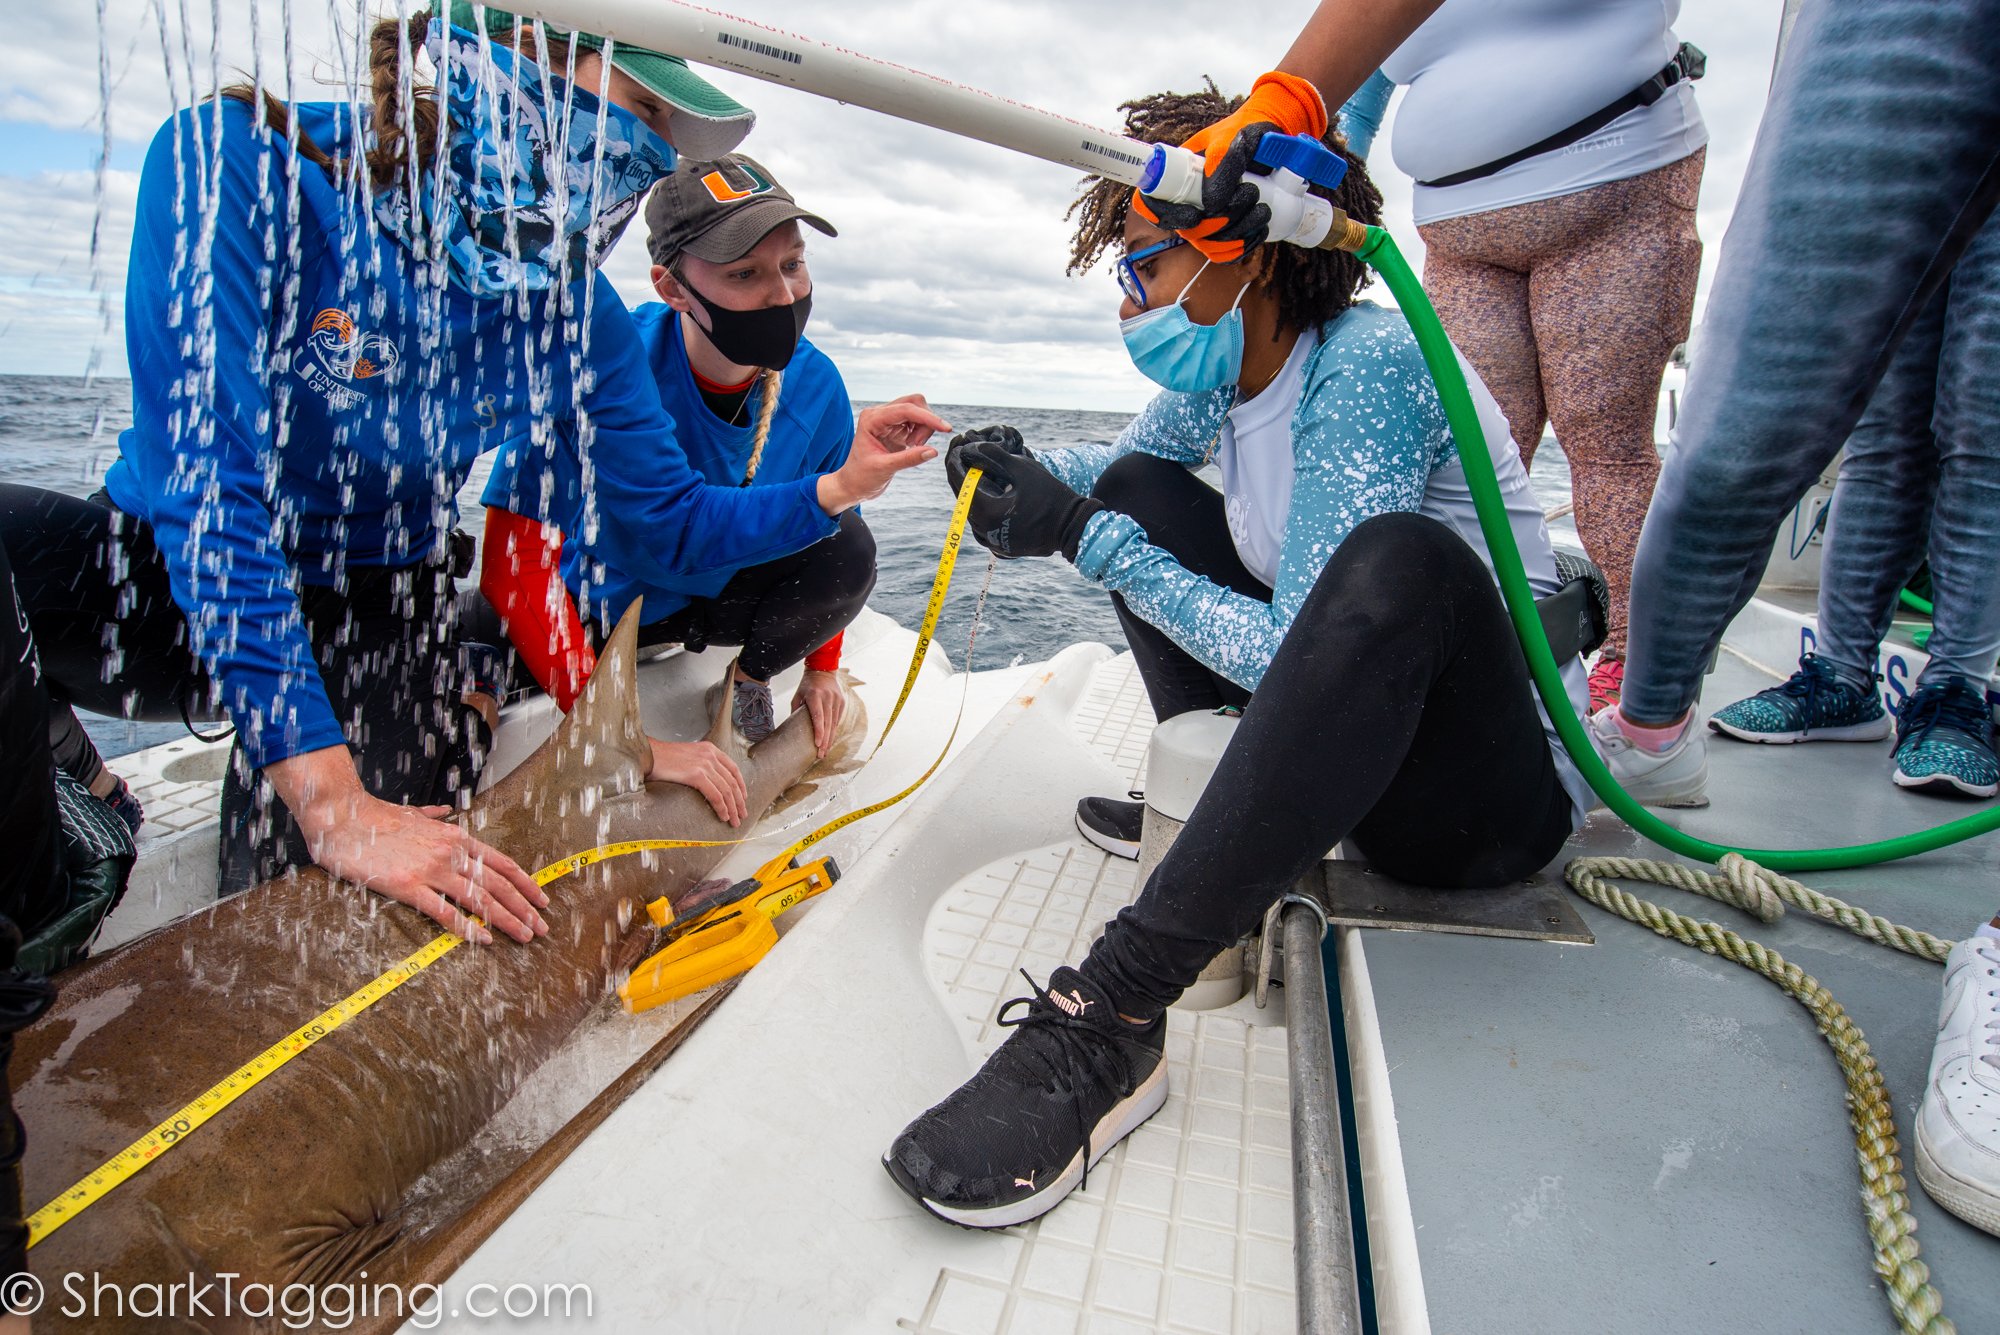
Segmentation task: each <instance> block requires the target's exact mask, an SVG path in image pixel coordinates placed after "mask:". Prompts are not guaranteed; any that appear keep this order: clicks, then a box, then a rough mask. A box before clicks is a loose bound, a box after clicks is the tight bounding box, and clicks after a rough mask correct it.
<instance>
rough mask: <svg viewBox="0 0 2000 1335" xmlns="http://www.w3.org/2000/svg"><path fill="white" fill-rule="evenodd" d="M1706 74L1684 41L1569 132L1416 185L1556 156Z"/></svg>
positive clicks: (1451, 181)
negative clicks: (1654, 70)
mask: <svg viewBox="0 0 2000 1335" xmlns="http://www.w3.org/2000/svg"><path fill="white" fill-rule="evenodd" d="M1707 71H1708V57H1707V56H1705V55H1703V54H1702V50H1701V48H1700V47H1698V46H1696V45H1695V44H1694V43H1693V42H1682V43H1681V49H1680V50H1678V51H1676V52H1674V58H1673V59H1672V60H1670V61H1668V62H1667V66H1666V68H1665V69H1663V70H1661V71H1660V72H1659V73H1658V74H1655V75H1654V76H1653V77H1652V78H1650V79H1648V80H1646V82H1644V83H1642V84H1640V85H1639V86H1638V87H1637V88H1634V89H1633V90H1632V91H1631V92H1629V93H1627V94H1625V96H1623V97H1621V98H1619V99H1618V100H1617V101H1616V102H1613V103H1612V104H1611V105H1610V106H1608V107H1599V108H1598V109H1597V110H1596V111H1593V112H1591V113H1590V114H1589V115H1588V116H1585V117H1584V118H1583V119H1582V120H1580V121H1578V122H1577V123H1576V124H1574V125H1572V126H1569V127H1568V128H1566V129H1562V130H1557V131H1556V132H1555V133H1554V134H1552V135H1550V136H1549V137H1548V138H1546V139H1542V140H1539V141H1537V142H1535V143H1532V144H1529V145H1528V146H1527V147H1526V148H1524V149H1522V150H1521V151H1520V152H1518V153H1509V154H1508V155H1507V156H1506V157H1504V158H1495V159H1493V161H1491V162H1487V163H1482V164H1480V165H1479V166H1477V167H1467V168H1466V169H1465V170H1464V171H1462V172H1453V173H1452V174H1451V175H1449V176H1440V177H1438V178H1437V179H1436V180H1435V181H1419V182H1417V184H1418V185H1430V186H1445V185H1464V184H1465V183H1466V182H1467V181H1477V180H1479V179H1480V178H1481V177H1486V176H1491V175H1493V173H1495V172H1501V171H1505V170H1507V168H1509V167H1511V166H1513V165H1514V164H1515V163H1517V162H1526V161H1527V160H1528V159H1529V158H1533V157H1540V156H1541V155H1542V154H1544V153H1553V152H1555V151H1556V150H1557V149H1559V148H1568V147H1569V146H1570V145H1571V144H1574V143H1575V142H1577V141H1578V140H1579V139H1588V138H1589V137H1590V136H1591V135H1594V134H1596V133H1597V132H1598V131H1599V130H1601V129H1603V128H1604V127H1605V126H1607V125H1609V124H1611V122H1613V121H1615V120H1617V119H1618V118H1619V117H1620V116H1623V115H1624V114H1625V113H1626V112H1628V111H1636V110H1638V109H1639V108H1640V107H1650V106H1652V105H1653V103H1655V102H1657V101H1659V100H1660V99H1661V98H1663V97H1665V96H1666V95H1667V89H1669V88H1672V87H1673V86H1674V85H1675V84H1677V83H1681V82H1683V81H1689V80H1694V79H1699V78H1700V77H1701V76H1702V75H1703V74H1705V73H1707Z"/></svg>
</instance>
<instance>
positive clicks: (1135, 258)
mask: <svg viewBox="0 0 2000 1335" xmlns="http://www.w3.org/2000/svg"><path fill="white" fill-rule="evenodd" d="M1186 244H1187V239H1186V238H1185V237H1180V236H1170V237H1168V238H1167V239H1166V240H1165V241H1158V242H1155V243H1154V244H1152V245H1150V246H1147V247H1145V248H1144V249H1143V250H1135V251H1133V252H1132V253H1131V254H1129V255H1127V256H1125V258H1123V259H1121V260H1119V261H1118V264H1117V266H1116V268H1115V270H1114V272H1116V273H1117V275H1118V290H1119V291H1121V292H1123V293H1124V294H1125V295H1126V296H1127V297H1128V298H1130V299H1131V301H1132V304H1133V305H1135V306H1138V307H1140V308H1141V309H1144V307H1145V305H1146V285H1145V284H1144V283H1142V282H1140V281H1139V269H1138V266H1139V265H1141V264H1144V263H1145V262H1146V261H1147V260H1150V259H1152V258H1153V257H1154V256H1156V255H1163V254H1165V253H1166V252H1167V251H1170V250H1172V249H1173V248H1174V247H1175V246H1185V245H1186Z"/></svg>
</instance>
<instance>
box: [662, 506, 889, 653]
mask: <svg viewBox="0 0 2000 1335" xmlns="http://www.w3.org/2000/svg"><path fill="white" fill-rule="evenodd" d="M874 589H875V535H874V534H873V533H870V532H869V531H868V525H867V524H865V523H864V522H862V519H861V515H860V514H859V513H858V512H857V511H854V510H849V511H847V512H846V513H844V514H842V515H841V516H840V527H839V528H837V529H835V530H834V531H833V533H831V534H829V535H828V536H827V537H824V538H821V539H820V540H819V541H818V542H816V543H814V544H813V545H812V546H810V547H806V548H803V549H802V550H800V551H796V552H793V553H792V554H791V555H790V556H780V557H778V558H777V559H776V560H774V561H766V562H764V563H763V564H762V565H754V566H745V567H744V568H743V569H741V570H739V571H737V572H736V573H735V574H734V575H731V576H730V577H729V582H728V583H727V584H725V585H723V586H722V591H721V592H720V593H718V594H716V595H715V596H714V597H713V598H696V599H694V600H693V601H692V602H690V603H689V604H688V605H687V606H686V607H683V608H680V609H679V610H678V611H675V612H674V613H672V614H671V615H669V616H665V617H662V618H660V619H659V620H658V621H649V622H647V623H646V624H645V625H643V626H641V627H639V643H640V644H642V645H649V644H684V645H686V646H687V647H688V648H690V649H696V650H699V649H705V648H707V647H708V646H709V645H711V644H731V645H737V644H740V645H742V646H743V655H742V657H741V659H739V660H738V661H739V664H740V666H741V667H742V668H743V673H744V675H745V676H748V677H754V678H755V679H756V680H758V681H769V680H771V678H773V677H775V676H777V675H778V674H779V673H780V672H783V671H784V670H785V669H786V668H788V667H790V666H791V665H792V664H794V663H799V662H803V661H804V660H805V657H806V655H807V654H810V653H811V652H812V651H813V650H815V649H817V648H819V647H820V646H821V645H822V644H825V643H826V642H827V641H828V640H830V639H832V638H833V637H834V636H835V635H837V634H839V633H840V632H841V631H843V630H845V629H847V627H848V625H849V623H851V622H852V621H853V620H854V618H856V617H858V616H860V615H861V609H862V608H863V607H865V606H867V604H868V595H869V594H870V593H872V592H874Z"/></svg>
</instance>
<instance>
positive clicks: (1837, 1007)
mask: <svg viewBox="0 0 2000 1335" xmlns="http://www.w3.org/2000/svg"><path fill="white" fill-rule="evenodd" d="M1718 872H1719V873H1720V874H1717V873H1718ZM1563 878H1564V879H1565V880H1567V881H1568V882H1569V884H1570V888H1571V889H1573V890H1575V891H1576V892H1577V894H1579V895H1581V896H1583V897H1584V898H1585V899H1587V900H1589V901H1590V902H1591V903H1593V904H1595V905H1597V906H1598V907H1599V908H1601V909H1605V910H1607V911H1608V912H1611V913H1615V914H1617V915H1618V916H1619V917H1621V918H1624V919H1626V920H1628V921H1630V922H1635V923H1638V924H1639V925H1640V926H1642V927H1646V928H1649V929H1651V930H1652V931H1654V932H1657V933H1659V934H1660V935H1661V936H1666V937H1672V938H1673V939H1674V940H1676V941H1679V942H1680V943H1681V944H1683V945H1688V946H1693V947H1695V948H1696V949H1698V950H1701V951H1703V952H1705V953H1707V954H1710V955H1720V956H1722V957H1723V958H1724V959H1728V960H1733V961H1734V962H1735V963H1737V964H1740V965H1742V966H1743V967H1744V968H1746V969H1751V970H1754V971H1755V972H1757V973H1760V974H1763V975H1764V977H1766V978H1768V979H1770V980H1771V981H1772V982H1773V983H1776V984H1777V985H1778V987H1779V988H1780V989H1781V990H1783V991H1784V992H1785V994H1786V995H1787V996H1790V997H1791V998H1792V999H1793V1000H1795V1001H1797V1002H1798V1003H1799V1004H1800V1005H1802V1006H1804V1007H1805V1008H1806V1010H1808V1011H1809V1012H1811V1014H1812V1017H1813V1022H1814V1023H1815V1024H1816V1025H1817V1026H1818V1027H1819V1031H1820V1033H1821V1034H1822V1035H1823V1036H1824V1037H1825V1038H1826V1041H1827V1045H1828V1046H1829V1047H1831V1048H1832V1049H1833V1055H1834V1057H1835V1059H1836V1060H1837V1061H1839V1063H1840V1073H1841V1076H1842V1077H1843V1078H1844V1079H1845V1080H1846V1082H1847V1117H1848V1121H1849V1122H1850V1123H1851V1124H1852V1125H1853V1127H1854V1150H1855V1155H1856V1157H1857V1158H1858V1159H1859V1160H1860V1167H1861V1200H1862V1209H1863V1212H1864V1213H1865V1214H1866V1216H1867V1222H1868V1234H1869V1237H1870V1238H1871V1239H1872V1240H1873V1242H1874V1248H1875V1273H1876V1274H1877V1275H1879V1276H1880V1277H1881V1280H1882V1290H1883V1292H1884V1293H1885V1294H1887V1295H1888V1298H1889V1307H1890V1309H1891V1310H1892V1311H1894V1313H1895V1315H1896V1321H1897V1324H1898V1325H1899V1326H1900V1327H1901V1329H1902V1330H1903V1331H1905V1332H1907V1335H1949V1333H1951V1332H1955V1331H1956V1330H1957V1329H1958V1328H1957V1327H1956V1326H1954V1325H1953V1324H1952V1323H1951V1321H1950V1319H1949V1318H1947V1317H1946V1316H1945V1315H1944V1312H1943V1309H1944V1299H1943V1297H1942V1296H1941V1295H1940V1294H1939V1293H1938V1291H1937V1288H1936V1286H1935V1285H1933V1284H1932V1283H1931V1282H1930V1268H1929V1267H1928V1266H1926V1265H1925V1264H1924V1263H1923V1261H1922V1260H1921V1259H1920V1254H1919V1249H1918V1246H1917V1221H1916V1220H1915V1219H1914V1218H1913V1217H1912V1216H1911V1214H1910V1198H1909V1194H1908V1192H1907V1190H1906V1187H1907V1186H1908V1184H1907V1182H1906V1181H1905V1180H1904V1177H1903V1161H1902V1158H1901V1151H1902V1147H1901V1145H1900V1143H1899V1142H1898V1140H1897V1138H1896V1119H1895V1116H1894V1113H1893V1111H1892V1109H1891V1104H1890V1101H1889V1087H1888V1085H1887V1083H1886V1082H1884V1080H1883V1079H1882V1072H1881V1070H1880V1069H1879V1068H1878V1067H1877V1065H1876V1063H1875V1057H1874V1054H1873V1053H1871V1052H1870V1051H1869V1049H1868V1040H1867V1038H1866V1037H1865V1036H1863V1034H1862V1032H1861V1028H1860V1026H1859V1025H1857V1024H1855V1023H1854V1021H1853V1020H1852V1019H1850V1018H1849V1017H1848V1014H1847V1012H1846V1010H1844V1009H1843V1008H1842V1007H1841V1004H1840V1003H1839V1002H1838V1001H1835V1000H1834V999H1833V994H1832V993H1831V992H1828V991H1827V990H1826V988H1825V987H1824V986H1823V985H1822V984H1821V983H1820V981H1819V980H1818V979H1817V978H1814V977H1813V976H1812V975H1811V974H1809V973H1807V972H1806V971H1805V970H1803V969H1801V968H1799V967H1798V966H1797V965H1796V964H1792V963H1789V962H1788V961H1787V960H1786V959H1785V958H1784V956H1782V955H1780V954H1779V953H1778V952H1777V951H1775V950H1772V949H1770V948H1769V947H1767V946H1764V945H1761V944H1759V943H1758V942H1755V941H1749V940H1745V939H1744V938H1743V937H1741V936H1738V935H1737V934H1736V933H1735V932H1732V931H1730V930H1729V929H1728V928H1726V927H1723V926H1721V925H1720V924H1718V923H1712V922H1703V921H1700V920H1698V919H1695V918H1690V917H1688V916H1686V915H1685V914H1680V913H1675V912H1674V911H1673V910H1671V909H1664V908H1661V907H1660V906H1659V905H1658V904H1654V903H1650V902H1648V901H1646V900H1643V899H1640V898H1639V897H1638V896H1636V895H1633V894H1631V893H1629V892H1627V891H1625V890H1622V889H1620V888H1619V887H1618V886H1616V885H1613V884H1611V879H1612V878H1617V879H1620V880H1626V881H1645V882H1649V883H1651V884H1654V885H1667V886H1673V887H1675V888H1677V889H1681V890H1690V891H1693V892H1694V893H1695V894H1698V895H1706V896H1708V897H1709V898H1710V899H1714V900H1719V901H1720V902H1722V903H1724V904H1730V905H1733V906H1735V907H1736V908H1740V909H1742V910H1744V911H1745V912H1747V913H1751V914H1754V915H1755V916H1756V917H1758V918H1760V919H1762V920H1763V921H1765V922H1776V921H1777V920H1778V919H1779V918H1781V917H1782V916H1784V912H1785V906H1786V905H1787V904H1790V905H1792V906H1793V907H1795V908H1798V909H1802V910H1804V911H1805V912H1807V913H1810V914H1812V915H1813V916H1814V917H1816V918H1822V919H1824V920H1826V921H1827V922H1830V923H1833V924H1835V925H1836V926H1839V927H1843V928H1845V929H1846V930H1848V931H1850V932H1852V933H1854V934H1855V935H1856V936H1859V937H1861V938H1863V939H1864V940H1868V941H1873V942H1875V943H1876V944H1878V945H1884V946H1888V947H1890V948H1891V949H1893V950H1900V951H1902V952H1903V953H1905V954H1907V955H1915V956H1917V957H1918V958H1919V959H1926V960H1930V961H1931V962H1932V963H1934V964H1942V963H1943V962H1944V959H1945V956H1946V955H1948V954H1950V953H1951V948H1952V944H1953V943H1952V942H1950V941H1944V940H1940V939H1939V938H1937V937H1935V936H1932V935H1931V934H1930V933H1929V932H1919V931H1916V930H1914V929H1912V928H1908V927H1904V926H1901V925H1899V924H1897V923H1893V922H1890V921H1889V920H1888V919H1887V918H1883V917H1879V916H1877V915H1875V914H1873V913H1869V912H1867V911H1866V910H1864V909H1858V908H1855V907H1854V906H1853V905H1852V904H1848V903H1846V902H1844V901H1842V900H1838V899H1835V898H1833V897H1832V896H1831V895H1823V894H1821V893H1819V892H1818V891H1817V890H1814V889H1812V888H1810V887H1809V886H1804V885H1800V884H1799V883H1798V882H1797V881H1794V880H1791V879H1790V878H1788V877H1784V876H1780V875H1778V874H1777V873H1776V872H1773V871H1768V870H1766V869H1765V868H1763V867H1760V866H1758V865H1757V864H1756V863H1754V862H1752V861H1750V860H1749V859H1748V858H1745V857H1743V856H1741V855H1740V854H1736V853H1730V854H1726V855H1725V856H1724V857H1723V858H1722V860H1721V861H1720V862H1719V863H1718V864H1717V871H1716V872H1709V871H1705V870H1703V869H1701V868H1698V867H1690V866H1686V865H1683V864H1681V863H1677V862H1654V861H1651V860H1649V859H1646V858H1618V857H1597V858H1578V859H1576V860H1575V861H1573V862H1571V863H1570V864H1569V866H1568V867H1566V868H1564V870H1563Z"/></svg>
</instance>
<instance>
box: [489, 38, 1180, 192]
mask: <svg viewBox="0 0 2000 1335" xmlns="http://www.w3.org/2000/svg"><path fill="white" fill-rule="evenodd" d="M514 8H515V9H517V11H518V12H519V13H521V14H523V15H524V16H527V17H530V18H540V19H544V20H546V21H548V22H550V23H554V24H556V25H558V26H560V27H563V28H568V29H572V30H575V31H581V32H594V33H601V34H603V35H604V36H607V37H610V38H611V39H613V41H615V42H629V43H631V44H632V45H634V46H643V47H647V48H649V49H651V50H654V51H663V52H666V53H667V54H668V55H674V56H680V57H682V58H683V59H685V60H691V61H696V62H699V63H701V64H704V65H714V66H716V67H717V68H719V69H726V70H734V71H735V72H736V73H738V74H747V75H749V76H750V77H751V78H753V79H762V80H764V81H765V82H767V83H776V84H783V85H784V86H785V87H787V88H798V89H802V90H804V91H805V92H808V93H816V94H818V95H819V96H821V97H830V98H833V99H834V100H836V101H839V102H851V103H853V104H854V105H855V106H858V107H867V108H868V109H869V110H871V111H879V112H882V113H883V114H884V115H888V116H895V117H897V118H898V119H900V120H907V121H915V122H917V123H918V124H920V125H928V126H931V127H932V128H933V129H938V130H943V131H945V132H946V133H947V134H956V135H962V136H964V137H965V138H968V139H977V140H979V141H981V142H982V143H988V144H993V145H996V146H998V147H1000V148H1010V149H1013V150H1014V151H1015V152H1017V153H1025V154H1027V155H1029V156H1030V157H1036V158H1041V159H1042V160H1043V161H1045V162H1053V163H1056V164H1058V165H1060V166H1064V167H1074V168H1076V169H1077V170H1078V171H1083V172H1090V173H1093V174H1094V175H1098V176H1104V177H1108V178H1110V179H1111V180H1114V181H1122V182H1124V183H1125V184H1126V185H1137V184H1138V182H1139V174H1140V172H1142V171H1143V170H1145V167H1146V162H1147V160H1148V159H1149V158H1150V157H1151V156H1152V152H1153V146H1152V145H1151V144H1142V143H1140V142H1139V141H1138V140H1136V139H1127V138H1126V137H1125V136H1123V135H1119V134H1113V133H1111V132H1110V131H1109V130H1102V129H1099V128H1097V127H1096V126H1094V125H1085V124H1084V123H1083V122H1082V121H1076V120H1071V119H1070V118H1069V117H1067V116H1058V115H1056V114H1055V113H1054V112H1051V111H1043V110H1041V109H1039V108H1037V107H1029V106H1023V105H1022V104H1021V103H1019V102H1014V101H1010V100H1009V99H1007V98H1004V97H1000V96H998V95H996V94H993V93H988V92H983V91H981V90H980V89H977V88H972V87H968V86H967V85H965V84H962V83H955V82H953V81H952V80H950V79H943V78H939V77H938V76H937V75H935V74H926V73H924V72H923V71H921V70H913V69H908V68H906V67H904V66H902V65H896V64H892V63H890V62H889V61H886V60H878V59H876V58H875V57H874V56H869V55H864V54H862V53H861V52H859V51H852V50H849V49H847V48H846V47H841V46H835V45H834V44H832V43H831V42H821V41H816V40H814V39H813V38H810V37H801V36H799V35H798V34H797V33H792V32H786V31H785V30H784V29H782V28H772V27H768V26H766V25H764V24H762V23H753V22H751V21H750V20H749V19H743V18H737V17H735V16H734V15H731V14H723V13H720V12H718V11H716V10H712V9H702V8H700V7H698V6H696V5H690V4H684V3H682V0H523V3H520V4H518V5H516V6H514ZM1198 197H1199V196H1198V195H1197V198H1198Z"/></svg>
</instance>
